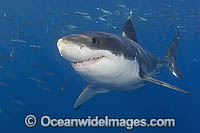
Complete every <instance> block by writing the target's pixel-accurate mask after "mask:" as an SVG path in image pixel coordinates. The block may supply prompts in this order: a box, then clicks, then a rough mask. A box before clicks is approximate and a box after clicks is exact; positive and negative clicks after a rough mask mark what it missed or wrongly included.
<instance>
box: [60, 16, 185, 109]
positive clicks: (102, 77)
mask: <svg viewBox="0 0 200 133" xmlns="http://www.w3.org/2000/svg"><path fill="white" fill-rule="evenodd" d="M179 39H180V35H179V34H177V36H176V38H175V39H174V41H173V43H172V44H171V46H170V48H169V50H168V53H167V55H166V57H165V58H164V59H162V60H161V59H159V58H157V57H155V56H154V55H152V54H151V53H149V52H148V51H146V50H145V49H143V48H142V47H141V46H140V45H139V44H138V43H137V37H136V33H135V29H134V27H133V24H132V21H131V20H130V19H129V20H128V21H127V22H126V24H125V26H124V28H123V36H118V35H114V34H111V33H107V32H98V31H90V32H85V33H81V34H74V35H71V36H66V37H63V38H61V39H59V41H58V43H57V45H58V49H59V52H60V54H61V56H63V57H64V58H65V59H67V60H68V61H70V62H71V64H72V66H73V68H74V69H75V71H76V72H77V73H78V74H79V75H80V76H81V77H82V78H83V79H85V80H86V81H87V82H88V83H89V85H88V86H87V87H86V88H85V89H84V90H83V92H82V93H81V95H80V96H79V98H78V99H77V101H76V103H75V105H74V108H75V109H78V108H79V107H80V106H81V105H82V104H84V103H85V102H87V101H88V100H89V99H90V98H91V97H93V96H95V95H96V94H98V93H105V92H108V91H109V90H118V91H127V90H133V89H138V88H141V87H143V86H144V85H145V84H146V82H147V81H148V82H153V83H156V84H159V85H163V86H166V87H169V88H172V89H175V90H178V91H181V92H184V93H187V92H186V91H184V90H181V89H179V88H177V87H175V86H172V85H169V84H167V83H165V82H162V81H159V80H156V79H154V78H153V77H155V76H157V75H158V74H157V73H158V71H159V69H160V68H161V67H162V66H167V67H168V68H169V69H170V70H171V72H172V73H173V74H174V75H175V76H176V77H178V78H180V79H182V78H183V77H182V76H181V74H180V72H179V69H178V67H177V65H176V50H177V45H178V40H179Z"/></svg>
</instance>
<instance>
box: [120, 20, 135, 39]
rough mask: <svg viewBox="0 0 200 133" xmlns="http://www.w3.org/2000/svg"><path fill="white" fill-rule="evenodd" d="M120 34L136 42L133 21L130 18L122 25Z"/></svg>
mask: <svg viewBox="0 0 200 133" xmlns="http://www.w3.org/2000/svg"><path fill="white" fill-rule="evenodd" d="M122 36H124V37H125V36H126V37H128V38H129V39H131V40H133V41H135V42H138V41H137V35H136V32H135V28H134V26H133V22H132V20H131V19H128V20H127V21H126V23H125V25H124V27H123V32H122Z"/></svg>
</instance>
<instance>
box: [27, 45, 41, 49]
mask: <svg viewBox="0 0 200 133" xmlns="http://www.w3.org/2000/svg"><path fill="white" fill-rule="evenodd" d="M29 47H30V48H36V49H40V48H41V46H39V45H29Z"/></svg>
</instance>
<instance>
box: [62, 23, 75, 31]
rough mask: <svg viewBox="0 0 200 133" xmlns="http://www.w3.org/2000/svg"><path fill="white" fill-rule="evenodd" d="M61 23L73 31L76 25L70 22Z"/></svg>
mask: <svg viewBox="0 0 200 133" xmlns="http://www.w3.org/2000/svg"><path fill="white" fill-rule="evenodd" d="M63 25H65V26H67V28H68V29H70V30H72V31H74V30H75V29H77V28H78V27H77V26H75V25H71V24H66V23H63Z"/></svg>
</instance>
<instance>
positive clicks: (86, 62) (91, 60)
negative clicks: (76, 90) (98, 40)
mask: <svg viewBox="0 0 200 133" xmlns="http://www.w3.org/2000/svg"><path fill="white" fill-rule="evenodd" d="M104 57H105V56H99V57H95V58H89V59H87V60H83V61H78V62H72V65H73V66H75V67H83V66H88V65H91V64H95V63H97V62H98V61H100V60H101V59H103V58H104Z"/></svg>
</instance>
